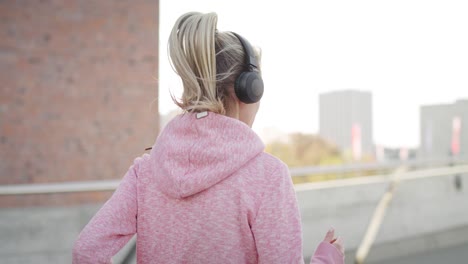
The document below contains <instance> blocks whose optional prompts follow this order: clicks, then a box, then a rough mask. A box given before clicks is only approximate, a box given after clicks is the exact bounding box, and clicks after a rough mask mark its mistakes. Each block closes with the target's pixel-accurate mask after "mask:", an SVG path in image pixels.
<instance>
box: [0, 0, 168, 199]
mask: <svg viewBox="0 0 468 264" xmlns="http://www.w3.org/2000/svg"><path fill="white" fill-rule="evenodd" d="M0 20H1V23H0V39H1V42H0V80H1V83H0V87H1V90H0V185H6V184H23V183H46V182H68V181H88V180H101V179H120V178H121V177H122V176H123V175H124V174H125V172H126V171H127V169H128V167H129V166H130V165H131V164H132V162H133V159H134V158H135V157H137V156H140V155H142V154H143V153H144V148H145V147H148V146H151V145H152V144H153V143H154V140H155V138H156V136H157V133H158V130H159V125H158V123H159V121H158V119H159V117H158V106H157V100H156V98H157V95H158V89H157V88H158V87H157V81H156V80H157V74H158V68H157V65H158V63H157V62H158V20H159V2H158V0H155V1H153V0H133V1H132V0H124V1H60V0H55V1H49V0H43V1H38V0H32V1H24V0H23V1H1V2H0ZM110 194H111V192H107V193H106V192H105V193H81V194H53V195H26V196H3V197H0V207H16V206H31V205H60V204H73V203H88V202H101V201H104V200H105V199H107V198H108V197H109V195H110Z"/></svg>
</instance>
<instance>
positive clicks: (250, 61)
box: [232, 32, 263, 104]
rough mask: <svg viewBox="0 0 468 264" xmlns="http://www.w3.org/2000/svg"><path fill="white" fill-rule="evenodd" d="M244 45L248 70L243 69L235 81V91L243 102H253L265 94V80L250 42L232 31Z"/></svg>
mask: <svg viewBox="0 0 468 264" xmlns="http://www.w3.org/2000/svg"><path fill="white" fill-rule="evenodd" d="M232 34H234V36H236V37H237V38H238V39H239V41H240V42H241V44H242V47H244V52H245V63H246V66H247V67H248V71H243V72H242V73H241V74H240V75H239V76H238V77H237V79H236V82H235V83H234V91H235V92H236V96H237V98H239V100H240V101H241V102H243V103H246V104H253V103H256V102H258V101H260V99H261V98H262V95H263V80H262V77H261V76H260V72H259V71H260V68H259V65H258V63H257V58H256V57H255V53H254V51H253V49H252V46H251V45H250V43H249V42H248V41H247V40H246V39H244V38H243V37H241V36H240V35H239V34H237V33H234V32H232Z"/></svg>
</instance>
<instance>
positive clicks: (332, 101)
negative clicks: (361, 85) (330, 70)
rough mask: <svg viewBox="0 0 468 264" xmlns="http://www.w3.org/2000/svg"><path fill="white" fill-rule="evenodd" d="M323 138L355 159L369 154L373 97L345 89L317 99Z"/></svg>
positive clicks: (365, 93)
mask: <svg viewBox="0 0 468 264" xmlns="http://www.w3.org/2000/svg"><path fill="white" fill-rule="evenodd" d="M319 101H320V102H319V105H320V106H319V107H320V109H319V111H320V128H319V130H320V131H319V133H320V135H321V136H322V137H324V138H325V139H327V140H329V141H330V142H331V143H333V144H335V145H337V146H338V147H339V148H340V149H341V150H342V151H345V152H348V151H350V152H351V153H352V156H353V157H354V158H355V159H358V160H359V159H361V156H362V154H372V153H374V150H373V148H374V147H373V138H372V94H371V93H370V92H365V91H357V90H344V91H335V92H330V93H324V94H321V95H320V98H319Z"/></svg>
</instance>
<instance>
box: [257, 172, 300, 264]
mask: <svg viewBox="0 0 468 264" xmlns="http://www.w3.org/2000/svg"><path fill="white" fill-rule="evenodd" d="M281 165H282V166H281V167H280V168H279V169H278V170H277V171H276V173H274V175H271V177H268V181H266V182H265V185H266V186H265V189H264V193H263V195H262V200H261V202H260V205H259V208H258V212H257V215H256V217H255V220H254V221H253V223H252V226H251V230H252V233H253V235H254V238H255V243H256V247H257V253H258V263H303V262H304V260H303V256H302V231H301V218H300V213H299V208H298V204H297V198H296V194H295V191H294V187H293V183H292V180H291V177H290V175H289V171H288V168H287V167H286V165H284V164H281Z"/></svg>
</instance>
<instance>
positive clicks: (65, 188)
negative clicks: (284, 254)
mask: <svg viewBox="0 0 468 264" xmlns="http://www.w3.org/2000/svg"><path fill="white" fill-rule="evenodd" d="M460 164H468V159H460V158H458V159H437V160H435V159H427V160H412V161H405V162H401V161H392V162H383V163H356V164H344V165H334V166H308V167H300V168H291V169H290V173H291V176H292V177H303V176H310V175H321V174H346V173H352V172H365V171H379V172H381V171H389V170H390V171H391V170H395V169H397V168H399V167H401V166H406V167H407V168H421V167H429V166H431V167H434V166H439V167H440V166H447V165H460ZM379 174H380V173H379ZM119 183H120V179H118V180H101V181H82V182H63V183H34V184H14V185H13V184H12V185H0V196H1V195H26V194H53V193H73V192H94V191H114V190H115V189H116V188H117V187H118V186H119Z"/></svg>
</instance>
